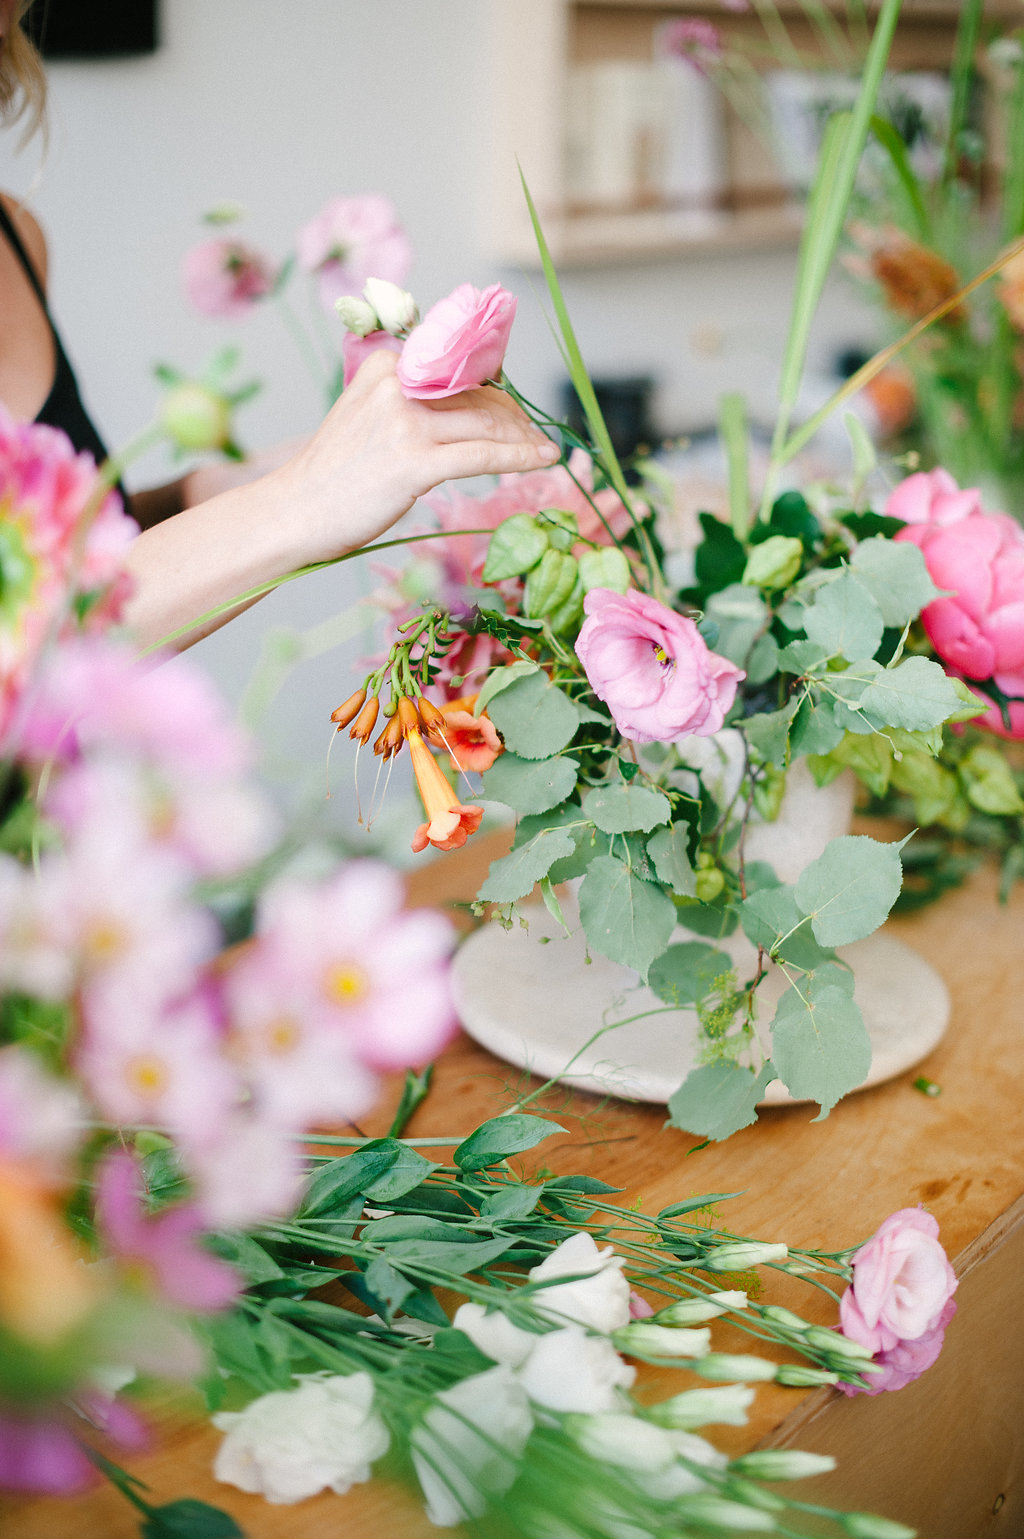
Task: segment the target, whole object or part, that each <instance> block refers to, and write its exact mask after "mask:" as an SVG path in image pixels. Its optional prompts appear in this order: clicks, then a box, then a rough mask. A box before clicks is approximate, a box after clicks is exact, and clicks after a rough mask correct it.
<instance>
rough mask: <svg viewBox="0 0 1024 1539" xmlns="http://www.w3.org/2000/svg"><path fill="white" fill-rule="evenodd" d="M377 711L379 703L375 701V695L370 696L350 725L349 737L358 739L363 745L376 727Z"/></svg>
mask: <svg viewBox="0 0 1024 1539" xmlns="http://www.w3.org/2000/svg"><path fill="white" fill-rule="evenodd" d="M379 710H380V701H379V700H378V699H377V696H376V695H371V696H370V698H369V700H367V702H366V704H365V705H364V706H363V708H362V710H361V711H360V712H359V715H358V716H357V717H356V719H355V721H354V722H353V723H352V725H351V727H349V729H348V735H349V737H350V738H353V739H358V741H359V742H360V743H365V742H366V741H367V739H368V738H369V736H370V733H371V732H372V731H373V729H374V726H375V725H376V722H377V712H378V711H379Z"/></svg>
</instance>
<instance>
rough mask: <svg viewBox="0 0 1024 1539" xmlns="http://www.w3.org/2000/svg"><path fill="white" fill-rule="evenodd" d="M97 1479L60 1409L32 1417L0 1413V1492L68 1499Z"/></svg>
mask: <svg viewBox="0 0 1024 1539" xmlns="http://www.w3.org/2000/svg"><path fill="white" fill-rule="evenodd" d="M97 1478H98V1477H97V1474H96V1469H95V1467H94V1465H93V1464H92V1462H91V1460H90V1459H89V1458H88V1456H87V1455H86V1453H85V1450H84V1449H83V1447H82V1445H81V1443H80V1442H79V1441H78V1439H77V1438H76V1437H75V1435H74V1433H73V1432H72V1431H71V1428H70V1427H69V1426H68V1425H67V1411H66V1409H65V1408H64V1407H63V1406H54V1407H53V1408H52V1409H50V1410H49V1411H46V1412H40V1413H38V1414H36V1415H34V1416H33V1415H31V1414H23V1413H15V1412H13V1411H3V1412H0V1490H3V1491H27V1492H31V1493H32V1494H33V1495H37V1496H41V1495H51V1496H71V1495H74V1493H75V1492H77V1491H84V1490H86V1488H87V1487H89V1486H91V1485H93V1484H94V1483H95V1481H96V1480H97Z"/></svg>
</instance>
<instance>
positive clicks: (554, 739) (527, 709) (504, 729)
mask: <svg viewBox="0 0 1024 1539" xmlns="http://www.w3.org/2000/svg"><path fill="white" fill-rule="evenodd" d="M488 715H489V716H490V718H491V720H492V721H493V722H494V725H495V726H496V727H497V729H498V731H499V732H500V733H501V735H502V737H503V738H504V739H505V746H506V747H507V748H509V749H511V751H512V752H513V753H515V754H518V755H519V757H520V758H522V759H549V758H550V757H551V756H552V754H556V753H558V752H559V751H560V750H561V749H562V748H564V747H565V746H566V744H567V743H570V742H571V741H572V739H573V738H574V737H575V735H576V729H577V728H578V726H579V724H580V714H579V711H578V710H577V708H576V706H575V705H574V704H573V702H572V701H571V700H570V699H569V696H568V695H567V694H566V693H565V691H564V690H561V689H559V688H558V687H557V685H555V684H552V682H551V680H550V679H549V678H548V676H547V674H546V673H543V672H541V671H540V670H536V671H534V672H532V673H530V674H527V675H526V676H525V677H524V678H519V679H516V680H514V681H513V683H511V684H510V685H509V686H508V688H507V689H504V690H502V692H501V694H500V695H494V696H492V697H491V701H490V705H489V709H488Z"/></svg>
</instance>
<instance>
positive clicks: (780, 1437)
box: [0, 842, 1024, 1539]
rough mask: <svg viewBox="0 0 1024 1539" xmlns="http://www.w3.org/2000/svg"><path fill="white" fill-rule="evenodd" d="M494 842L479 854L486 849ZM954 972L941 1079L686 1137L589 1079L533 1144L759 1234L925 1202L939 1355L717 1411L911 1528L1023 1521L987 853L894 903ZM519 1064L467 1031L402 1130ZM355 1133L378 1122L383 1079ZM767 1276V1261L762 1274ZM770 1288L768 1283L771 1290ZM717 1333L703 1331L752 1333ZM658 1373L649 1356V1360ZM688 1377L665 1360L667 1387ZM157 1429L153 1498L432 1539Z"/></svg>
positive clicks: (479, 856)
mask: <svg viewBox="0 0 1024 1539" xmlns="http://www.w3.org/2000/svg"><path fill="white" fill-rule="evenodd" d="M487 853H488V852H487V851H486V849H485V848H484V847H483V844H482V842H481V846H480V847H479V848H478V849H477V850H476V851H474V850H473V847H472V846H468V847H467V849H466V850H465V851H463V852H460V856H461V859H460V857H459V856H449V857H446V858H445V859H444V860H443V861H439V862H437V863H435V864H434V865H433V866H431V867H429V868H421V869H420V870H419V871H418V873H417V875H416V877H415V878H414V879H413V897H414V900H415V901H419V902H434V903H441V902H444V901H447V900H448V899H450V898H452V897H460V898H464V897H466V896H467V894H468V892H469V891H470V890H471V889H470V884H471V883H472V882H473V881H474V880H475V879H477V877H478V876H479V874H480V871H481V868H482V865H483V863H484V857H485V856H486V854H487ZM493 853H494V851H493V849H492V850H491V851H490V854H492V855H493ZM890 923H891V924H892V928H893V932H894V933H896V934H898V935H899V936H900V937H901V938H902V939H904V940H906V941H908V942H909V943H910V944H911V945H913V946H914V947H915V948H916V949H917V950H918V951H919V952H920V953H921V955H923V956H924V957H926V958H927V959H928V960H929V961H930V962H932V963H933V965H934V966H936V967H937V968H938V969H939V971H940V972H941V973H942V974H943V976H944V977H945V978H946V981H947V983H948V984H949V987H950V991H951V994H952V998H953V1016H952V1023H951V1025H950V1029H949V1032H948V1034H947V1036H946V1038H945V1040H944V1041H943V1042H942V1044H941V1045H940V1046H939V1047H938V1049H937V1050H936V1051H935V1052H934V1053H933V1054H932V1055H931V1057H930V1058H929V1059H928V1060H927V1062H926V1063H925V1064H924V1065H922V1066H921V1068H922V1069H923V1071H924V1072H925V1073H927V1075H928V1076H929V1077H930V1078H931V1079H933V1080H934V1081H936V1082H937V1083H938V1084H939V1085H940V1086H941V1094H940V1095H939V1096H937V1097H935V1098H929V1097H927V1096H925V1095H923V1094H922V1093H921V1092H920V1091H918V1090H916V1089H915V1088H914V1086H913V1081H914V1079H915V1077H916V1075H917V1074H918V1073H920V1072H921V1069H915V1070H912V1071H910V1072H909V1073H907V1074H904V1075H902V1076H900V1078H898V1079H896V1080H894V1081H892V1082H890V1083H889V1084H886V1085H881V1086H878V1087H876V1088H875V1089H873V1090H868V1091H864V1092H862V1093H860V1094H858V1095H855V1096H851V1097H849V1098H848V1099H847V1100H845V1101H843V1102H841V1103H840V1105H839V1106H838V1107H837V1108H836V1109H835V1110H834V1111H833V1113H832V1115H831V1116H830V1117H829V1118H828V1120H827V1121H825V1122H823V1123H814V1122H812V1120H811V1118H812V1116H813V1114H814V1112H815V1110H816V1108H814V1107H787V1108H777V1109H775V1110H772V1111H769V1112H766V1113H765V1114H763V1115H762V1117H761V1120H760V1123H759V1124H758V1125H757V1126H754V1127H751V1128H747V1129H745V1130H744V1131H743V1132H741V1133H738V1134H736V1135H735V1136H734V1137H733V1138H731V1139H730V1140H729V1141H728V1142H727V1143H725V1144H722V1145H713V1146H711V1147H708V1148H706V1149H702V1150H701V1151H700V1152H698V1153H696V1154H693V1155H690V1154H689V1153H688V1151H689V1150H690V1149H691V1148H692V1147H693V1146H694V1144H695V1143H696V1142H697V1140H696V1139H694V1138H693V1137H691V1136H690V1135H688V1134H686V1133H682V1132H678V1131H675V1130H665V1129H664V1120H665V1118H664V1110H663V1108H659V1107H650V1106H635V1105H627V1104H624V1103H622V1102H598V1101H597V1100H596V1099H594V1098H593V1097H590V1096H586V1095H583V1094H576V1095H572V1096H569V1097H566V1096H559V1097H557V1098H553V1099H552V1100H551V1101H550V1103H549V1109H550V1111H551V1114H552V1115H557V1119H558V1120H559V1121H560V1122H562V1123H563V1124H565V1125H566V1127H567V1129H568V1131H567V1132H566V1133H565V1134H564V1135H559V1136H558V1137H557V1138H554V1139H551V1140H550V1141H548V1142H546V1143H545V1144H544V1145H543V1146H542V1157H543V1160H544V1162H545V1163H547V1164H548V1165H551V1166H553V1167H554V1168H556V1169H557V1170H559V1171H560V1172H569V1171H574V1172H585V1173H588V1174H592V1175H596V1176H600V1177H602V1178H604V1179H606V1180H610V1181H613V1182H614V1183H615V1184H616V1185H619V1186H622V1187H624V1188H625V1191H624V1193H623V1201H624V1202H626V1203H628V1202H631V1201H634V1200H635V1199H639V1200H640V1201H641V1202H642V1204H643V1206H644V1208H645V1209H646V1210H647V1211H649V1212H654V1211H657V1209H658V1208H660V1207H662V1206H663V1205H665V1204H666V1203H668V1202H671V1201H674V1200H679V1199H682V1198H685V1197H689V1196H691V1195H694V1194H696V1193H700V1192H716V1191H718V1192H721V1191H738V1192H741V1193H742V1195H741V1196H739V1197H737V1198H735V1199H734V1200H733V1201H731V1202H730V1203H728V1204H727V1205H726V1207H725V1210H724V1212H723V1215H722V1216H723V1222H725V1223H726V1224H727V1225H728V1227H729V1228H731V1229H733V1230H735V1231H737V1232H739V1233H746V1234H750V1235H754V1236H757V1237H758V1238H761V1239H766V1240H775V1239H779V1240H785V1241H787V1242H788V1243H790V1244H792V1245H797V1246H824V1247H826V1248H828V1249H836V1248H839V1247H841V1246H845V1245H848V1244H852V1243H854V1242H856V1241H857V1240H860V1239H863V1238H866V1236H867V1235H868V1234H869V1233H870V1232H871V1231H872V1230H873V1229H874V1228H875V1227H876V1226H877V1224H878V1223H879V1222H880V1221H881V1220H882V1219H883V1218H885V1217H886V1216H887V1215H888V1214H889V1213H890V1212H892V1211H893V1210H894V1209H896V1208H901V1207H907V1206H912V1205H914V1204H916V1203H924V1204H925V1205H926V1206H927V1207H928V1209H929V1210H930V1211H931V1212H932V1213H934V1215H935V1217H936V1218H937V1219H938V1221H939V1224H940V1228H941V1236H942V1240H943V1243H944V1244H945V1246H946V1249H947V1251H948V1252H949V1254H950V1255H951V1256H952V1257H953V1258H955V1261H956V1267H957V1271H958V1273H959V1274H960V1277H961V1284H960V1289H959V1292H958V1295H957V1297H958V1302H959V1313H958V1315H957V1317H956V1319H955V1320H954V1322H953V1324H952V1325H951V1327H950V1329H949V1332H948V1334H947V1339H946V1347H945V1350H944V1352H943V1354H942V1356H941V1358H940V1359H939V1362H938V1363H937V1364H936V1366H935V1367H934V1368H932V1369H931V1370H930V1371H929V1372H928V1374H926V1375H925V1377H924V1378H923V1379H921V1380H920V1381H919V1382H918V1383H917V1384H914V1385H911V1386H910V1387H908V1388H907V1389H904V1390H901V1391H899V1392H898V1393H897V1394H892V1395H882V1396H878V1397H871V1398H869V1397H867V1396H863V1395H862V1396H858V1397H856V1398H855V1399H847V1398H846V1397H844V1396H842V1395H840V1394H838V1393H837V1392H835V1391H832V1390H829V1389H825V1390H814V1391H810V1392H807V1391H801V1390H795V1389H784V1388H780V1387H777V1386H775V1385H771V1384H769V1385H765V1386H761V1387H759V1391H758V1396H757V1400H756V1402H755V1405H754V1407H753V1414H752V1418H751V1421H750V1423H749V1425H748V1426H747V1427H746V1428H716V1429H714V1439H715V1441H716V1443H718V1444H719V1445H720V1446H722V1447H724V1448H726V1449H727V1450H728V1451H729V1452H731V1453H735V1452H739V1451H741V1450H743V1449H746V1448H749V1447H751V1446H753V1445H754V1444H755V1443H759V1442H763V1443H766V1444H769V1445H782V1444H791V1445H793V1446H796V1447H802V1448H808V1449H813V1450H815V1451H818V1452H826V1453H833V1454H835V1455H836V1456H837V1458H838V1460H839V1467H838V1469H837V1470H836V1471H835V1472H834V1473H833V1474H831V1475H828V1476H824V1477H821V1478H819V1479H816V1480H813V1481H805V1482H801V1484H800V1488H799V1491H798V1493H797V1494H799V1495H800V1496H801V1497H802V1498H806V1499H807V1500H820V1501H823V1502H825V1503H827V1504H829V1505H832V1506H836V1507H840V1508H853V1509H859V1510H869V1511H876V1512H881V1513H884V1514H885V1515H887V1516H889V1517H892V1518H897V1519H899V1520H901V1521H903V1522H906V1523H910V1524H912V1525H914V1526H916V1527H917V1528H918V1529H919V1530H920V1532H921V1535H922V1536H923V1539H976V1536H977V1535H987V1534H988V1533H989V1532H990V1531H991V1532H992V1533H998V1534H1003V1535H1005V1536H1006V1539H1011V1536H1016V1535H1019V1534H1022V1533H1024V1486H1022V1478H1021V1477H1022V1473H1024V1430H1022V1429H1024V1332H1022V1331H1021V1329H1020V1326H1019V1323H1018V1297H1019V1292H1020V1287H1019V1279H1020V1278H1021V1277H1022V1275H1024V1198H1022V1193H1024V1115H1022V1107H1024V1032H1022V1008H1021V994H1020V985H1019V983H1018V968H1019V961H1020V958H1021V956H1022V954H1024V946H1022V944H1021V942H1022V939H1024V893H1022V892H1020V891H1018V892H1017V894H1016V895H1015V897H1014V899H1013V900H1012V901H1011V903H1010V904H1009V905H1008V906H1006V907H999V906H998V904H997V901H996V896H995V881H994V877H993V875H992V873H991V872H988V871H985V872H981V873H979V874H977V875H976V876H975V877H974V878H973V879H972V880H971V881H970V882H969V883H968V884H967V885H966V886H965V887H963V888H962V889H960V890H959V891H957V892H954V893H952V894H950V895H948V896H947V897H945V898H944V899H943V900H942V901H941V903H939V904H937V905H936V906H934V907H932V908H930V909H927V910H925V911H924V912H922V913H920V914H917V915H914V916H911V917H907V918H903V919H897V920H892V921H890ZM519 1080H520V1076H519V1074H518V1071H517V1070H515V1069H511V1068H509V1067H508V1066H507V1065H504V1064H501V1063H499V1062H498V1061H497V1060H496V1059H494V1058H492V1057H491V1056H490V1055H489V1054H487V1053H485V1052H484V1051H483V1050H482V1049H480V1048H478V1047H477V1046H476V1045H475V1044H474V1043H472V1042H470V1041H469V1040H468V1039H466V1038H465V1037H460V1038H459V1039H458V1040H457V1041H456V1042H455V1043H454V1044H453V1045H452V1046H451V1047H450V1048H449V1049H448V1050H447V1051H446V1052H445V1053H444V1055H443V1056H442V1058H441V1060H440V1062H439V1064H438V1067H437V1074H436V1079H435V1088H434V1090H433V1091H432V1093H431V1095H430V1097H429V1099H428V1100H427V1102H426V1103H425V1105H424V1106H423V1107H422V1108H421V1109H420V1110H419V1111H418V1112H417V1114H416V1117H415V1120H414V1122H413V1124H412V1125H411V1127H410V1129H409V1132H410V1134H414V1135H419V1136H423V1137H429V1136H434V1135H436V1136H443V1135H446V1134H449V1133H466V1132H468V1131H469V1130H471V1129H472V1128H473V1127H474V1126H476V1124H477V1123H478V1122H480V1121H482V1120H483V1119H484V1118H485V1117H487V1116H492V1115H495V1114H496V1113H497V1112H499V1111H501V1110H503V1109H505V1108H506V1107H507V1106H508V1105H509V1104H510V1098H511V1096H512V1095H514V1093H515V1092H516V1090H517V1089H519V1088H521V1087H520V1084H519ZM387 1088H388V1094H387V1095H386V1096H385V1097H384V1098H383V1099H382V1103H381V1106H380V1108H379V1111H378V1113H377V1114H376V1115H375V1117H374V1118H371V1119H369V1120H368V1131H370V1132H373V1133H379V1132H382V1131H384V1130H385V1128H386V1126H387V1120H388V1116H389V1110H388V1109H389V1108H390V1107H391V1106H393V1104H394V1085H389V1086H388V1087H387ZM772 1275H774V1274H772ZM785 1290H788V1291H784V1290H783V1289H778V1288H776V1285H775V1283H774V1281H773V1282H772V1283H771V1284H770V1292H771V1296H772V1298H773V1299H775V1300H776V1301H778V1302H787V1303H790V1304H791V1306H793V1307H797V1308H799V1309H800V1310H801V1312H802V1313H803V1314H805V1315H806V1316H807V1318H809V1319H815V1320H819V1321H820V1322H821V1323H823V1324H832V1323H833V1322H834V1318H835V1314H834V1307H832V1306H831V1305H830V1301H829V1300H828V1299H827V1298H826V1297H825V1296H824V1295H820V1294H818V1293H817V1292H816V1291H815V1290H812V1289H808V1288H800V1287H799V1285H798V1284H796V1283H795V1282H794V1283H791V1282H790V1280H788V1279H787V1280H785ZM766 1297H767V1294H766ZM745 1339H746V1338H743V1337H742V1336H741V1335H740V1333H739V1332H736V1333H735V1340H733V1339H732V1337H731V1336H730V1335H729V1333H728V1331H725V1332H721V1333H718V1332H717V1328H716V1342H715V1344H716V1347H718V1348H719V1349H723V1350H741V1351H742V1350H744V1342H745ZM653 1376H654V1378H655V1379H657V1378H658V1376H657V1375H653ZM682 1382H683V1379H682V1376H681V1375H675V1376H673V1377H672V1378H671V1380H670V1379H669V1377H668V1376H667V1375H664V1376H663V1382H659V1383H658V1387H659V1388H660V1389H662V1390H663V1391H664V1392H666V1393H668V1392H671V1390H670V1383H671V1384H672V1386H673V1387H680V1385H681V1384H682ZM164 1423H165V1424H164V1425H163V1427H162V1440H161V1442H160V1444H159V1446H158V1447H157V1448H156V1450H155V1451H154V1452H153V1453H151V1454H150V1455H148V1456H146V1457H144V1458H139V1459H135V1460H133V1461H131V1469H132V1471H133V1473H135V1474H137V1475H138V1476H139V1477H140V1478H141V1479H143V1480H145V1481H146V1482H147V1483H148V1484H149V1485H150V1486H151V1488H152V1492H153V1496H152V1498H151V1499H153V1500H157V1501H159V1500H163V1501H167V1500H171V1499H172V1498H174V1497H176V1496H184V1495H191V1496H197V1497H201V1498H203V1499H205V1500H207V1501H211V1502H214V1503H216V1504H217V1505H219V1506H221V1507H223V1508H225V1509H227V1510H228V1511H230V1512H232V1513H233V1514H234V1515H235V1517H236V1518H237V1520H238V1522H239V1523H240V1525H241V1527H242V1528H243V1529H244V1530H245V1532H246V1534H247V1535H249V1536H250V1539H328V1536H330V1539H338V1536H345V1539H370V1536H373V1539H427V1536H429V1535H433V1534H436V1533H437V1530H436V1529H434V1528H432V1527H431V1526H430V1525H429V1524H428V1523H427V1521H426V1519H425V1518H424V1516H423V1513H422V1509H421V1508H420V1507H419V1505H418V1504H417V1503H416V1501H415V1500H414V1499H413V1498H412V1497H410V1496H409V1495H408V1494H407V1493H406V1492H405V1491H402V1490H398V1489H396V1488H394V1487H391V1486H388V1485H387V1484H385V1483H384V1482H383V1481H379V1480H378V1481H374V1482H371V1483H370V1484H369V1485H368V1486H363V1487H359V1488H357V1489H356V1490H354V1491H352V1492H350V1493H349V1494H348V1495H347V1496H345V1497H335V1496H322V1497H315V1498H313V1499H311V1500H310V1501H308V1502H305V1503H303V1504H302V1505H300V1506H298V1507H271V1506H269V1505H267V1504H266V1503H264V1502H263V1501H261V1500H259V1499H257V1498H253V1497H247V1496H244V1495H243V1494H241V1493H240V1492H237V1491H235V1490H234V1489H233V1488H232V1487H230V1486H223V1485H218V1484H216V1483H215V1482H214V1481H213V1479H212V1477H211V1475H210V1463H211V1459H212V1456H213V1452H214V1449H215V1448H216V1446H217V1442H218V1434H217V1433H215V1432H214V1431H213V1430H212V1429H211V1428H210V1427H209V1426H208V1425H206V1424H204V1423H202V1422H199V1421H196V1420H195V1419H191V1418H189V1417H186V1416H183V1415H182V1414H181V1413H180V1412H179V1413H178V1414H173V1413H168V1414H167V1415H166V1416H165V1417H164ZM137 1533H138V1527H137V1523H136V1520H135V1516H134V1515H133V1513H132V1511H131V1509H130V1508H129V1507H128V1505H127V1503H125V1502H124V1501H123V1499H122V1498H121V1497H120V1496H118V1495H117V1494H115V1493H113V1492H112V1491H110V1490H109V1489H107V1488H105V1487H102V1488H100V1489H98V1490H97V1491H96V1492H95V1493H90V1494H89V1495H87V1496H85V1497H83V1498H79V1499H76V1500H73V1501H70V1502H58V1501H51V1500H34V1501H14V1500H7V1501H2V1502H0V1534H2V1535H3V1539H135V1536H136V1535H137Z"/></svg>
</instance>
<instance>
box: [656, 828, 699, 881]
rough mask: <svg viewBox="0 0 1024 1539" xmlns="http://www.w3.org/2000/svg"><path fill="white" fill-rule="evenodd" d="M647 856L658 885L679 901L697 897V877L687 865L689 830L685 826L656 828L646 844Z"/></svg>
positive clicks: (688, 857) (688, 860)
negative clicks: (675, 894)
mask: <svg viewBox="0 0 1024 1539" xmlns="http://www.w3.org/2000/svg"><path fill="white" fill-rule="evenodd" d="M647 853H648V855H649V856H650V858H651V860H652V861H653V863H654V870H655V873H656V875H657V878H658V881H659V882H664V883H665V885H666V887H671V889H672V891H673V892H674V893H677V894H678V896H679V897H680V898H695V897H696V896H697V877H696V873H695V871H694V869H693V866H692V865H691V864H690V829H689V825H688V824H687V823H672V824H670V825H669V827H668V828H659V829H658V831H657V833H655V834H652V835H651V837H650V838H649V839H648V841H647Z"/></svg>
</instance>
